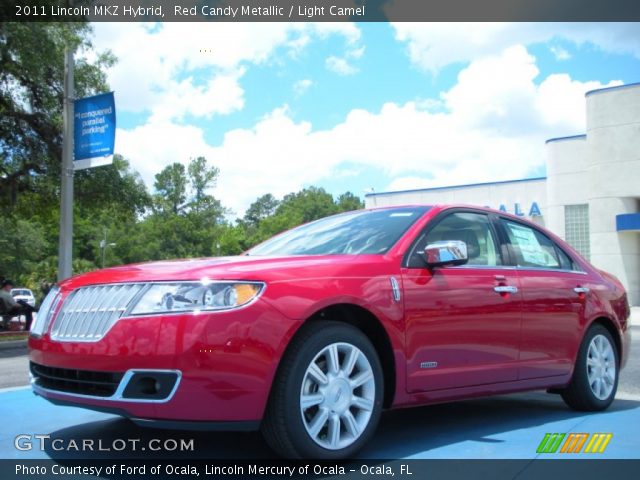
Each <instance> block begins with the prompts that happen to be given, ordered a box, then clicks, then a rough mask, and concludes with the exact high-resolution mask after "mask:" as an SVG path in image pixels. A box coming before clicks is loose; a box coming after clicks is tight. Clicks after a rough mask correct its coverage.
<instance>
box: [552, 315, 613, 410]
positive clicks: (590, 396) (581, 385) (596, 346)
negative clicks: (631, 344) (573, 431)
mask: <svg viewBox="0 0 640 480" xmlns="http://www.w3.org/2000/svg"><path fill="white" fill-rule="evenodd" d="M618 358H619V355H618V351H617V348H616V344H615V342H614V341H613V338H612V337H611V334H610V333H609V331H608V330H607V329H606V328H605V327H603V326H602V325H599V324H595V325H593V326H591V327H590V328H589V330H587V333H586V335H585V336H584V339H583V340H582V344H581V345H580V351H579V352H578V358H577V360H576V364H575V366H574V369H573V376H572V378H571V383H569V385H568V386H567V388H566V389H564V390H563V391H562V392H561V394H562V399H563V400H564V401H565V403H566V404H567V405H569V406H570V407H571V408H573V409H574V410H582V411H597V410H604V409H605V408H607V407H608V406H609V405H611V402H613V399H614V397H615V396H616V390H617V389H618V371H619V365H620V362H619V359H618Z"/></svg>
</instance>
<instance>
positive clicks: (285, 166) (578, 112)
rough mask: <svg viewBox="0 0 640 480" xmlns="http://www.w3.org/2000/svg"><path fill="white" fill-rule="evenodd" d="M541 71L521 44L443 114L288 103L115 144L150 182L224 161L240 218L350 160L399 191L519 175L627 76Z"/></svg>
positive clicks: (467, 73)
mask: <svg viewBox="0 0 640 480" xmlns="http://www.w3.org/2000/svg"><path fill="white" fill-rule="evenodd" d="M538 76H539V71H538V68H537V66H536V64H535V59H534V58H533V57H532V56H531V55H530V54H529V53H528V52H527V50H526V49H525V48H524V47H523V46H514V47H511V48H508V49H506V50H504V51H503V52H501V53H500V54H499V55H495V56H490V57H487V58H483V59H481V60H477V61H475V62H472V63H471V64H470V65H469V66H468V67H467V68H465V69H464V70H462V71H461V72H460V74H459V76H458V81H457V83H456V85H455V86H454V87H452V88H451V89H450V90H449V91H447V92H444V93H443V94H442V95H441V98H440V99H439V102H441V105H442V109H440V110H438V111H436V112H434V111H432V110H430V109H429V108H425V107H424V106H423V105H424V102H407V103H405V104H395V103H386V104H384V105H383V106H382V107H381V108H380V110H379V111H377V112H371V111H366V110H361V109H356V110H352V111H351V112H350V113H349V114H348V116H347V117H346V118H345V120H344V121H343V122H342V123H340V124H338V125H336V126H335V127H333V128H331V129H326V130H314V129H313V126H312V125H311V124H310V123H309V122H304V121H302V122H296V121H294V120H293V119H292V118H291V114H290V112H289V110H288V108H287V107H286V106H284V107H282V108H279V109H276V110H274V111H273V112H271V113H270V114H268V115H266V116H265V117H264V118H262V119H261V120H260V121H258V122H257V123H256V124H255V125H254V126H253V127H252V128H245V129H236V130H232V131H229V132H227V133H226V134H225V136H224V138H223V141H222V143H221V144H220V145H217V146H211V145H207V143H206V142H205V141H204V135H203V132H202V131H201V130H200V129H198V128H196V127H188V126H180V125H176V124H173V123H171V122H168V121H159V120H158V121H156V122H155V123H154V122H152V123H149V124H147V125H145V126H144V127H139V128H136V129H134V130H133V131H130V132H119V139H118V148H119V150H120V153H123V154H124V155H125V156H126V157H127V158H130V159H131V160H132V163H133V166H134V168H137V169H139V170H141V173H142V174H143V177H144V178H145V180H146V181H147V182H148V183H150V184H152V180H153V175H154V174H155V173H157V172H158V171H160V169H161V168H163V167H164V166H165V165H166V164H168V163H170V162H173V161H176V160H179V161H187V160H188V159H189V157H194V156H197V155H204V156H206V157H207V158H208V159H209V160H210V161H212V162H213V163H214V164H215V165H216V166H218V167H219V168H220V181H219V182H218V187H217V188H216V191H215V192H214V193H215V194H216V195H217V196H218V197H219V198H221V199H223V202H224V203H225V205H227V206H229V207H231V208H233V209H234V210H235V212H236V213H237V214H239V215H242V214H243V212H244V210H245V209H246V208H247V207H248V205H249V204H250V203H251V202H252V201H253V200H255V198H256V197H258V196H259V195H261V194H264V193H268V192H270V193H272V194H274V195H276V196H282V195H284V194H286V193H289V192H292V191H296V190H298V189H300V188H302V187H303V186H305V185H309V184H314V183H317V182H318V181H319V180H321V179H323V178H324V179H326V178H332V177H334V176H335V175H337V174H338V173H339V172H340V171H341V170H343V169H344V168H345V166H346V168H348V169H350V170H354V171H355V170H362V169H363V168H366V167H368V166H369V167H375V168H376V169H379V170H382V171H383V172H385V173H386V175H387V176H388V178H389V185H388V188H389V189H394V190H397V189H407V188H421V187H426V186H438V185H452V184H463V183H474V182H483V181H495V180H508V179H517V178H522V177H524V176H526V175H528V174H530V172H531V171H533V170H534V169H536V168H539V167H540V166H542V165H544V141H545V140H546V139H548V138H550V137H555V136H562V135H569V134H575V133H581V132H583V131H584V129H585V112H584V109H585V108H584V101H585V100H584V93H585V92H586V91H587V90H591V89H594V88H601V87H603V86H612V85H615V84H618V83H620V82H612V83H610V84H607V85H602V84H600V83H599V82H579V81H576V80H573V79H571V78H570V77H569V76H568V75H551V76H549V77H546V78H544V79H541V80H542V81H539V80H540V79H538ZM534 80H536V82H534ZM159 139H170V140H166V141H159Z"/></svg>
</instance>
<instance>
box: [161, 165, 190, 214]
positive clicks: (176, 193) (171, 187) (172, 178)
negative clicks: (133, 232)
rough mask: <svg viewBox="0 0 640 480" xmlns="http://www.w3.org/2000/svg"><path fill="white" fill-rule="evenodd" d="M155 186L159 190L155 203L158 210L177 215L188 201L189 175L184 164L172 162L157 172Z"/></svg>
mask: <svg viewBox="0 0 640 480" xmlns="http://www.w3.org/2000/svg"><path fill="white" fill-rule="evenodd" d="M154 187H155V189H156V191H157V192H158V193H157V194H156V195H155V197H154V205H155V208H156V210H157V211H158V212H161V213H165V214H171V213H172V214H174V215H177V214H178V213H180V212H181V211H182V209H183V208H184V207H185V203H186V201H187V177H186V175H185V169H184V165H182V164H181V163H177V162H176V163H172V164H171V165H167V166H166V167H165V168H164V170H162V171H161V172H160V173H158V174H156V181H155V183H154Z"/></svg>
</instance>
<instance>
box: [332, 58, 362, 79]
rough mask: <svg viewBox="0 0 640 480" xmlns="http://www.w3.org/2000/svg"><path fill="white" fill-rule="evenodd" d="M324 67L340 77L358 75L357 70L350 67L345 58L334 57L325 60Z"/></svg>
mask: <svg viewBox="0 0 640 480" xmlns="http://www.w3.org/2000/svg"><path fill="white" fill-rule="evenodd" d="M325 66H326V67H327V69H328V70H331V71H332V72H334V73H337V74H338V75H342V76H347V75H353V74H355V73H358V69H357V68H356V67H354V66H353V65H351V64H350V63H349V62H348V60H347V59H346V58H341V57H336V56H334V55H332V56H330V57H328V58H327V60H326V61H325Z"/></svg>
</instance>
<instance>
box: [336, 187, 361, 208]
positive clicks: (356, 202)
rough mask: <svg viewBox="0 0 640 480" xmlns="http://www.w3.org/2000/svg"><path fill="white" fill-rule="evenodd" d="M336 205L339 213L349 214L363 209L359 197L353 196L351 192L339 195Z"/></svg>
mask: <svg viewBox="0 0 640 480" xmlns="http://www.w3.org/2000/svg"><path fill="white" fill-rule="evenodd" d="M336 204H337V205H338V211H340V212H350V211H352V210H360V209H362V208H364V202H363V201H362V200H360V197H357V196H355V195H354V194H353V193H351V192H345V193H343V194H342V195H339V196H338V199H337V200H336Z"/></svg>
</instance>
